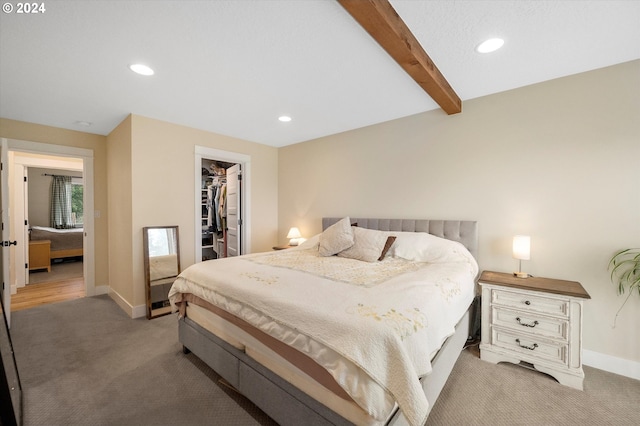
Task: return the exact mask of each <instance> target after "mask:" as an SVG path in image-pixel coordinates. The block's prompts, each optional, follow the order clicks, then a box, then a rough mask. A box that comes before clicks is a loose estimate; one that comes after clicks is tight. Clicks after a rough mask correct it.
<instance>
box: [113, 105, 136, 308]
mask: <svg viewBox="0 0 640 426" xmlns="http://www.w3.org/2000/svg"><path fill="white" fill-rule="evenodd" d="M131 121H132V119H131V116H129V117H127V118H126V119H125V120H124V121H123V122H122V123H120V124H119V125H118V126H117V127H116V128H115V129H113V130H112V131H111V133H110V134H109V136H107V177H108V181H109V185H108V188H109V191H108V194H109V197H108V207H109V285H110V290H111V292H112V294H111V296H112V297H113V299H114V300H115V301H116V302H118V303H119V304H120V306H121V307H122V308H123V309H124V310H125V311H126V312H127V313H128V314H129V315H132V308H133V306H135V304H134V303H133V302H134V290H133V286H132V277H133V263H132V258H133V256H134V255H135V252H134V248H133V236H132V233H133V225H132V223H133V222H132V212H133V207H132V206H133V201H132V186H133V182H132V172H131V164H132V161H131V151H132V148H131V146H132V138H131V127H132V124H131ZM113 292H115V293H117V294H118V295H119V296H120V297H114V295H113ZM123 299H124V300H123ZM127 304H128V306H127Z"/></svg>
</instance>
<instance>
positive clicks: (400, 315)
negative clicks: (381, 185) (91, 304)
mask: <svg viewBox="0 0 640 426" xmlns="http://www.w3.org/2000/svg"><path fill="white" fill-rule="evenodd" d="M356 222H357V226H352V223H356ZM476 250H477V224H476V222H471V221H431V220H401V219H397V220H391V219H390V220H383V219H360V218H351V219H350V218H325V219H323V232H322V233H321V234H319V235H317V236H315V237H313V238H311V239H309V240H308V241H306V242H305V243H303V244H301V245H300V246H298V247H296V248H291V249H287V250H281V251H276V252H269V253H257V254H250V255H245V256H239V257H235V258H226V259H219V260H213V261H207V262H202V263H198V264H195V265H193V266H191V267H189V268H187V269H186V270H185V271H183V273H182V274H180V276H179V277H178V279H177V280H176V281H175V283H174V284H173V287H172V289H171V291H170V294H169V298H170V300H171V303H172V304H173V305H174V306H175V307H176V308H177V309H179V311H180V320H179V338H180V341H181V342H182V344H183V345H184V347H185V349H188V350H190V351H192V352H193V353H194V354H195V355H197V356H198V357H199V358H201V359H202V360H203V361H205V362H206V363H207V364H208V365H209V366H211V367H212V368H213V369H214V370H215V371H216V372H217V373H218V374H220V375H221V376H222V377H223V378H224V379H225V380H226V381H228V382H229V383H230V384H231V385H232V386H234V387H235V388H236V389H238V390H239V391H240V392H241V393H242V394H244V395H245V396H246V397H247V398H249V399H250V400H252V401H253V402H254V403H255V404H256V405H257V406H258V407H260V408H261V409H262V410H263V411H265V412H266V413H267V414H268V415H269V416H271V417H272V418H273V419H274V420H275V421H277V422H278V423H280V424H283V425H294V424H307V425H310V424H318V425H329V424H358V425H386V424H394V425H406V424H408V425H422V424H424V422H425V420H426V418H427V416H428V413H429V410H430V409H431V406H432V405H433V403H434V402H435V400H436V398H437V396H438V394H439V392H440V390H441V389H442V387H443V386H444V383H445V381H446V378H447V377H448V374H449V373H450V371H451V369H452V368H453V365H454V364H455V361H456V359H457V357H458V354H459V353H460V351H461V349H462V347H463V344H464V342H465V341H466V339H467V337H468V325H469V324H468V309H469V307H470V305H471V302H472V301H473V298H474V296H475V280H476V277H477V274H478V265H477V263H476V261H475V258H474V255H475V254H476Z"/></svg>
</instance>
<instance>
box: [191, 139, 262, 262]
mask: <svg viewBox="0 0 640 426" xmlns="http://www.w3.org/2000/svg"><path fill="white" fill-rule="evenodd" d="M249 168H250V158H249V157H248V156H246V155H243V154H237V153H231V152H225V151H219V150H213V149H210V148H204V147H196V175H197V177H196V203H197V207H196V216H197V218H196V238H195V240H196V256H195V260H196V262H202V261H207V260H214V259H220V258H223V257H233V256H239V255H241V254H245V253H247V252H248V249H247V248H248V241H249V238H248V237H249V233H248V232H247V230H248V229H249V227H248V226H247V224H248V214H247V212H248V211H249V210H248V208H247V207H248V206H247V199H248V196H247V194H248V189H249V186H248V184H247V183H248V179H247V176H248V173H249Z"/></svg>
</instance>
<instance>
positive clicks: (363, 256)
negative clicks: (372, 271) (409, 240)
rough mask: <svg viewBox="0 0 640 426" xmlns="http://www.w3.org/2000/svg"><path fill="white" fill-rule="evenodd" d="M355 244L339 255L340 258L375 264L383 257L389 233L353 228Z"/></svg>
mask: <svg viewBox="0 0 640 426" xmlns="http://www.w3.org/2000/svg"><path fill="white" fill-rule="evenodd" d="M352 230H353V236H354V244H353V245H352V246H351V247H349V248H348V249H346V250H343V251H341V252H340V253H338V256H340V257H348V258H349V259H357V260H363V261H365V262H375V261H376V260H378V259H379V258H380V256H381V255H382V250H383V249H384V246H385V244H386V243H387V237H388V236H389V233H388V232H383V231H376V230H373V229H366V228H359V227H357V226H353V227H352Z"/></svg>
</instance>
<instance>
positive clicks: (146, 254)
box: [142, 225, 180, 319]
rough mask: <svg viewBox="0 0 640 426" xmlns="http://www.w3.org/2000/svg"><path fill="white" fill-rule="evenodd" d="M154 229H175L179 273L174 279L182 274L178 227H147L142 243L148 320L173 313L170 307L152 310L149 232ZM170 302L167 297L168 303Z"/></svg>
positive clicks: (143, 231) (143, 233) (144, 229)
mask: <svg viewBox="0 0 640 426" xmlns="http://www.w3.org/2000/svg"><path fill="white" fill-rule="evenodd" d="M154 229H174V230H175V238H176V261H177V265H176V266H177V273H176V275H175V276H173V277H167V278H175V277H177V276H178V275H179V274H180V233H179V232H178V226H176V225H174V226H145V227H144V228H142V241H143V248H144V281H145V287H146V299H147V319H153V318H157V317H161V316H163V315H168V314H170V313H171V307H170V306H163V307H162V308H157V309H152V306H151V287H152V286H151V270H150V262H149V231H151V230H154ZM168 300H169V298H168V295H167V301H168Z"/></svg>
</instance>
